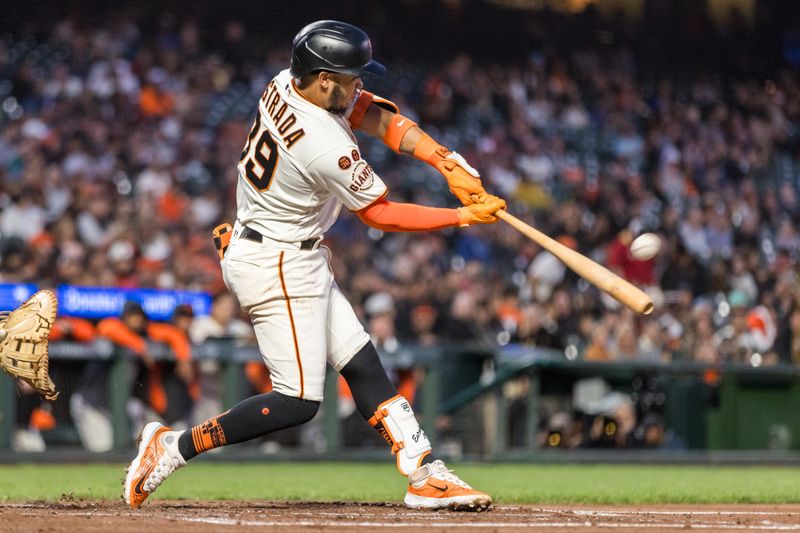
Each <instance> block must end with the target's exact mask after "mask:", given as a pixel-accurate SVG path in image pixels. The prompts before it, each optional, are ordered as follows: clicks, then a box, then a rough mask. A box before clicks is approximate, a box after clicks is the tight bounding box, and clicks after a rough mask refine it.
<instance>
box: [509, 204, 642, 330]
mask: <svg viewBox="0 0 800 533" xmlns="http://www.w3.org/2000/svg"><path fill="white" fill-rule="evenodd" d="M495 215H497V218H499V219H502V220H504V221H506V222H508V223H509V224H510V225H511V226H512V227H514V229H516V230H518V231H519V232H520V233H522V234H523V235H525V236H526V237H528V238H529V239H530V240H532V241H534V242H535V243H537V244H538V245H539V246H541V247H542V248H544V249H545V250H547V251H548V252H550V253H551V254H553V255H554V256H556V257H557V258H559V259H560V260H561V262H562V263H564V264H565V265H567V266H568V267H569V268H570V269H572V271H573V272H575V273H576V274H577V275H579V276H580V277H582V278H583V279H585V280H586V281H588V282H590V283H592V284H593V285H594V286H596V287H597V288H598V289H600V290H601V291H603V292H605V293H606V294H608V295H609V296H611V297H613V298H615V299H616V300H617V301H618V302H619V303H621V304H623V305H624V306H626V307H629V308H631V309H633V310H634V311H636V312H637V313H641V314H643V315H649V314H650V313H652V312H653V300H651V299H650V297H649V296H648V295H647V294H645V292H644V291H643V290H641V289H640V288H638V287H636V286H634V285H632V284H631V283H630V282H628V281H626V280H624V279H622V278H621V277H619V276H617V275H616V274H614V273H613V272H611V271H610V270H608V269H607V268H606V267H604V266H602V265H599V264H598V263H596V262H594V261H592V260H591V259H589V258H588V257H586V256H585V255H582V254H580V253H578V252H576V251H575V250H573V249H571V248H568V247H566V246H564V245H563V244H561V243H560V242H558V241H557V240H555V239H552V238H550V237H548V236H547V235H545V234H544V233H542V232H541V231H539V230H537V229H534V228H532V227H531V226H529V225H528V224H526V223H524V222H523V221H521V220H520V219H518V218H517V217H515V216H514V215H512V214H510V213H508V212H506V211H503V210H500V211H498V212H497V213H495Z"/></svg>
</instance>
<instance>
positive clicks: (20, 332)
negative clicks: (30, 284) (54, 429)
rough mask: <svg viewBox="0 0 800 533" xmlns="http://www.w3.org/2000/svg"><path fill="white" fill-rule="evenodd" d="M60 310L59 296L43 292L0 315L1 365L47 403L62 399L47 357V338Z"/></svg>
mask: <svg viewBox="0 0 800 533" xmlns="http://www.w3.org/2000/svg"><path fill="white" fill-rule="evenodd" d="M57 310H58V300H56V295H55V294H53V293H52V292H51V291H39V292H37V293H36V294H34V295H33V296H31V297H30V298H28V301H27V302H25V303H24V304H22V305H21V306H19V307H18V308H16V309H14V310H13V311H11V312H7V311H6V312H3V313H0V366H2V367H3V370H5V371H6V372H8V373H9V374H10V375H11V376H13V377H15V378H20V379H23V380H25V381H26V382H27V383H28V384H30V385H31V386H32V387H33V388H34V389H36V391H37V392H38V393H39V394H41V395H42V396H44V397H45V399H47V400H55V399H56V398H57V397H58V392H57V391H56V386H55V384H54V383H53V381H52V380H51V379H50V375H49V373H48V365H49V359H48V356H47V337H48V336H49V335H50V329H51V328H52V327H53V323H54V322H55V320H56V311H57Z"/></svg>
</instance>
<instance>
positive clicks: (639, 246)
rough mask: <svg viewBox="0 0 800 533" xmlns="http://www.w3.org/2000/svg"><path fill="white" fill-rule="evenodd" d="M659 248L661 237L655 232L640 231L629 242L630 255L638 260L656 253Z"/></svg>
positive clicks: (644, 259) (648, 257)
mask: <svg viewBox="0 0 800 533" xmlns="http://www.w3.org/2000/svg"><path fill="white" fill-rule="evenodd" d="M660 248H661V239H659V238H658V235H656V234H655V233H642V234H641V235H639V236H638V237H636V238H635V239H634V240H633V242H632V243H631V255H632V256H633V257H635V258H636V259H638V260H639V261H646V260H648V259H650V258H651V257H653V256H654V255H656V254H657V253H658V250H659V249H660Z"/></svg>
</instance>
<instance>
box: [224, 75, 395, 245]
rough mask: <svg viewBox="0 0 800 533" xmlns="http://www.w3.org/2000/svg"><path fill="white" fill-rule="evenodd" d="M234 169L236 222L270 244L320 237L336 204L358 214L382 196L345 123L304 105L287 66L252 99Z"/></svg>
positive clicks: (333, 218) (336, 209)
mask: <svg viewBox="0 0 800 533" xmlns="http://www.w3.org/2000/svg"><path fill="white" fill-rule="evenodd" d="M238 169H239V181H238V183H237V187H236V200H237V206H238V207H237V213H236V217H237V219H238V220H239V222H240V223H241V224H243V225H245V226H248V227H251V228H253V229H254V230H256V231H258V232H259V233H261V234H262V235H265V236H266V237H268V238H270V239H274V240H278V241H285V242H297V241H304V240H306V239H310V238H316V237H322V236H323V234H324V233H325V231H327V229H328V228H330V227H331V226H332V225H333V223H334V222H335V221H336V217H337V216H338V215H339V210H340V209H341V206H342V204H344V205H345V206H346V207H347V209H349V210H350V211H358V210H360V209H363V208H364V207H367V206H368V205H369V204H371V203H373V202H374V201H375V200H377V199H379V198H380V197H382V196H384V195H385V194H386V185H385V184H384V183H383V181H382V180H381V179H380V177H379V176H378V175H377V174H375V171H374V170H373V169H372V167H371V166H370V165H369V163H367V162H366V161H365V160H364V159H363V158H362V157H361V153H360V152H359V150H358V145H357V143H356V138H355V135H354V134H353V131H352V130H351V128H350V125H349V123H348V122H347V118H346V117H345V116H342V115H337V114H334V113H329V112H328V111H326V110H325V109H322V108H321V107H318V106H316V105H314V104H313V103H311V102H310V101H308V100H307V99H306V98H305V97H304V96H303V95H301V94H300V92H298V90H297V88H296V87H295V86H294V78H293V77H292V75H291V74H290V73H289V70H288V69H287V70H284V71H282V72H281V73H280V74H278V75H277V76H275V78H273V80H272V81H270V82H269V84H268V85H267V88H266V90H265V91H264V94H263V96H262V97H261V99H260V100H259V102H258V116H257V117H256V120H255V121H254V123H253V127H252V129H251V130H250V134H249V135H248V137H247V143H246V144H245V147H244V150H243V151H242V157H241V160H240V161H239V167H238Z"/></svg>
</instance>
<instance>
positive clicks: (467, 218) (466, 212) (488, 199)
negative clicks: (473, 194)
mask: <svg viewBox="0 0 800 533" xmlns="http://www.w3.org/2000/svg"><path fill="white" fill-rule="evenodd" d="M505 208H506V201H505V200H503V199H502V198H498V197H497V196H492V195H491V194H486V196H485V197H484V198H483V201H482V202H480V203H474V204H470V205H465V206H464V207H459V208H458V219H459V223H460V225H461V226H462V227H464V226H469V225H471V224H492V223H494V222H497V217H496V216H495V213H497V211H499V210H500V209H505Z"/></svg>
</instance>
